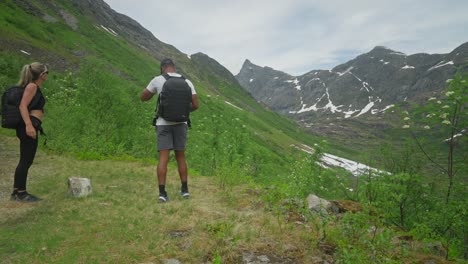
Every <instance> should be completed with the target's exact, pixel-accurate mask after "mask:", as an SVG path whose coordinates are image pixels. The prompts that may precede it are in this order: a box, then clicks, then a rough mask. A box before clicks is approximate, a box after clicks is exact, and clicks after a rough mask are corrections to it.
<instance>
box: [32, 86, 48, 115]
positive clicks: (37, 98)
mask: <svg viewBox="0 0 468 264" xmlns="http://www.w3.org/2000/svg"><path fill="white" fill-rule="evenodd" d="M33 102H34V104H33V105H29V110H41V111H42V112H44V105H45V103H46V100H45V97H44V95H43V94H42V92H41V87H39V86H37V90H36V94H35V95H34V97H33V98H32V99H31V103H33Z"/></svg>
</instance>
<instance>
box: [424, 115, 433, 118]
mask: <svg viewBox="0 0 468 264" xmlns="http://www.w3.org/2000/svg"><path fill="white" fill-rule="evenodd" d="M433 116H434V115H433V114H428V115H427V116H426V117H427V118H431V117H433Z"/></svg>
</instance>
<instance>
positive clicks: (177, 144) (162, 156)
mask: <svg viewBox="0 0 468 264" xmlns="http://www.w3.org/2000/svg"><path fill="white" fill-rule="evenodd" d="M160 70H161V75H159V76H157V77H155V78H153V79H152V80H151V81H150V83H149V84H148V86H147V87H146V88H145V89H143V91H142V93H141V96H140V99H141V101H143V102H144V101H148V100H150V99H151V98H152V97H153V96H154V95H155V94H158V107H157V109H156V111H157V114H156V118H155V119H156V120H155V124H154V125H155V126H156V135H157V145H158V152H159V163H158V167H157V175H158V183H159V199H158V202H160V203H165V202H167V201H169V197H168V195H167V192H166V189H165V188H166V174H167V164H168V162H169V154H170V151H171V150H174V152H175V158H176V160H177V167H178V170H179V176H180V181H181V183H182V187H181V191H180V194H181V196H182V197H183V198H185V199H188V198H189V197H190V194H189V190H188V186H187V176H188V172H187V163H186V161H185V145H186V143H187V128H188V122H190V120H189V114H190V112H192V111H195V110H196V109H197V108H198V99H197V93H196V91H195V87H194V86H193V84H192V82H191V81H190V80H187V79H185V77H183V76H182V75H180V74H178V73H177V72H176V67H175V65H174V62H173V61H172V60H171V59H164V60H162V61H161V68H160Z"/></svg>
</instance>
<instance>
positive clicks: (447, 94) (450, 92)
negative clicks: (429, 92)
mask: <svg viewBox="0 0 468 264" xmlns="http://www.w3.org/2000/svg"><path fill="white" fill-rule="evenodd" d="M454 93H455V92H454V91H448V92H446V93H445V96H447V97H448V96H451V95H452V94H454Z"/></svg>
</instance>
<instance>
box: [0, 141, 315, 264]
mask: <svg viewBox="0 0 468 264" xmlns="http://www.w3.org/2000/svg"><path fill="white" fill-rule="evenodd" d="M0 139H1V140H0V142H1V143H0V153H1V162H0V164H1V165H2V171H1V173H0V179H1V180H0V182H1V186H0V187H1V190H2V192H1V193H0V194H1V202H0V214H1V215H2V218H1V219H0V258H1V259H2V260H3V261H5V263H10V262H12V263H18V262H24V261H26V262H28V263H56V262H59V263H63V262H68V263H70V262H71V263H76V262H86V263H89V262H98V263H122V262H127V263H129V262H140V263H141V262H149V261H158V260H162V259H170V258H177V259H179V260H180V261H182V262H184V263H202V262H204V261H207V260H211V259H212V258H213V257H214V256H215V255H216V254H219V255H221V256H223V259H225V260H228V259H231V261H233V260H234V259H236V258H237V257H239V256H242V252H244V251H253V252H261V253H262V254H266V255H272V254H279V255H281V256H283V257H290V258H293V259H296V261H300V262H302V260H304V259H307V257H311V256H313V255H314V251H316V250H315V249H313V248H310V247H309V246H308V239H313V234H314V232H312V229H311V227H310V226H307V225H296V224H294V223H289V224H287V223H282V227H281V228H282V229H280V228H279V227H280V226H279V225H278V222H277V219H276V218H275V215H273V214H271V213H268V212H267V211H265V210H263V209H262V208H263V202H262V200H261V199H260V197H259V195H258V193H257V191H256V190H255V189H254V187H253V186H238V187H233V188H232V189H220V188H219V187H218V186H217V185H216V184H215V183H214V182H213V178H207V177H203V176H193V177H191V178H190V188H191V193H192V199H191V200H183V199H181V198H180V197H177V193H178V188H179V183H178V179H177V178H178V176H176V175H177V173H176V170H174V169H173V168H171V169H170V170H169V175H168V193H169V195H171V198H172V201H171V202H170V203H168V204H163V205H160V204H156V197H157V196H156V192H155V189H156V187H157V186H156V183H155V176H154V174H155V169H156V168H155V166H154V165H151V164H145V163H142V162H119V161H77V160H75V159H73V158H68V157H65V156H57V155H46V154H44V153H43V152H39V155H38V156H37V159H36V161H35V165H34V166H33V167H32V169H31V177H30V178H31V179H30V187H31V188H30V191H31V192H33V193H35V194H37V195H39V196H41V197H43V198H45V200H44V201H43V202H41V203H38V204H36V205H28V204H18V203H16V202H9V201H6V200H7V197H8V196H9V193H8V191H7V190H9V188H8V187H9V184H10V183H11V180H12V179H11V171H13V170H14V164H15V163H16V159H17V151H16V150H17V148H18V142H17V140H16V139H14V138H10V137H5V136H0ZM71 176H77V177H89V178H91V179H92V184H93V191H94V194H93V195H92V196H91V197H89V198H86V199H73V198H71V197H68V196H67V195H66V190H67V179H68V177H71ZM249 190H250V191H251V192H248V191H249ZM280 242H281V243H280ZM234 262H235V261H234Z"/></svg>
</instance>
